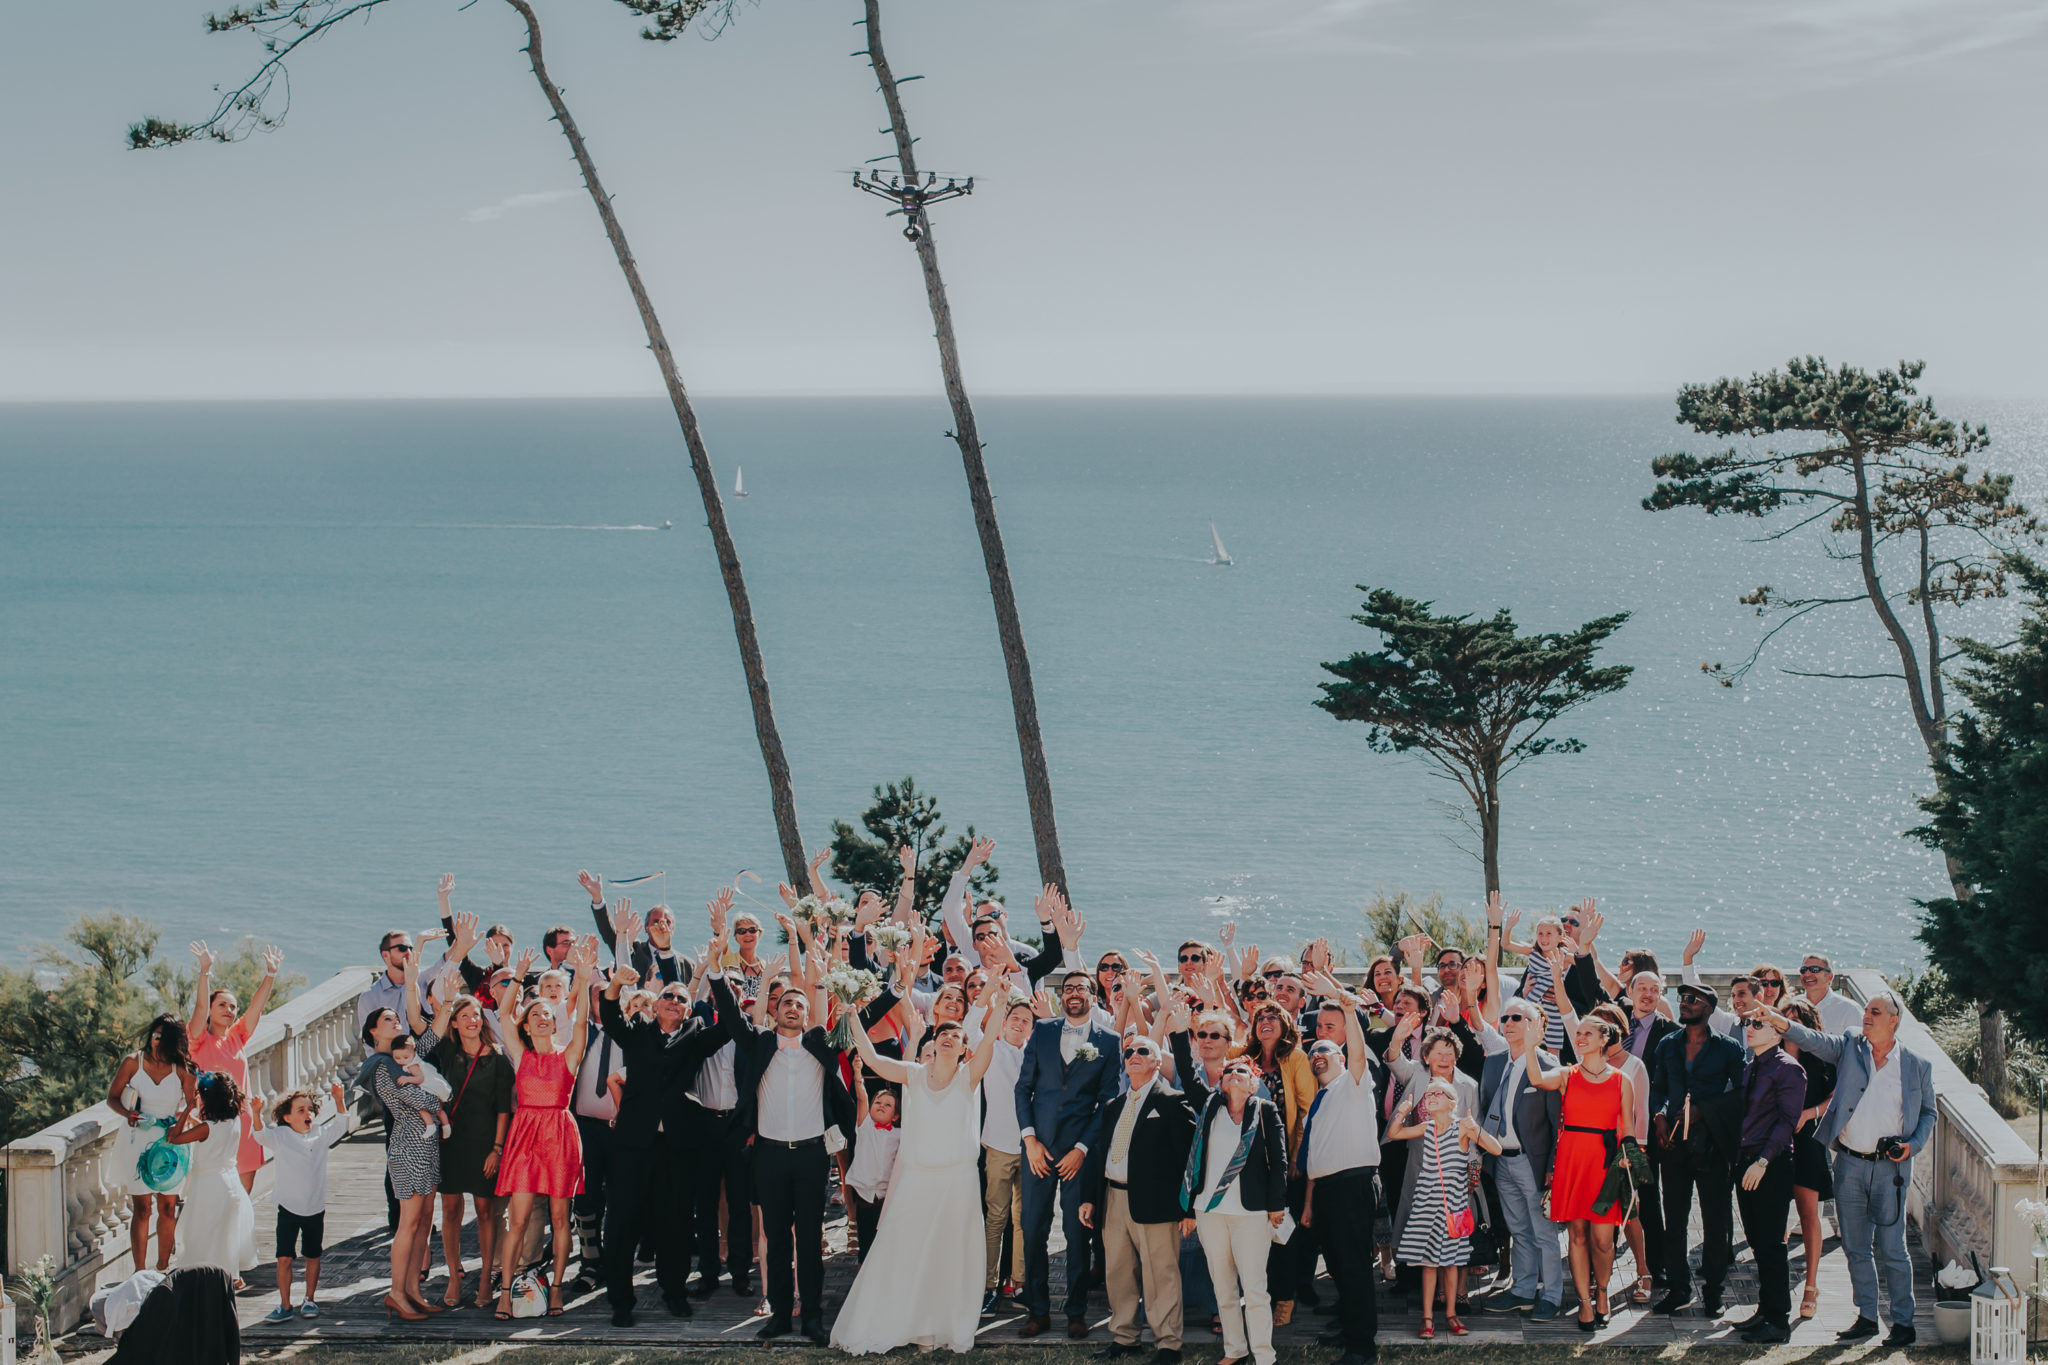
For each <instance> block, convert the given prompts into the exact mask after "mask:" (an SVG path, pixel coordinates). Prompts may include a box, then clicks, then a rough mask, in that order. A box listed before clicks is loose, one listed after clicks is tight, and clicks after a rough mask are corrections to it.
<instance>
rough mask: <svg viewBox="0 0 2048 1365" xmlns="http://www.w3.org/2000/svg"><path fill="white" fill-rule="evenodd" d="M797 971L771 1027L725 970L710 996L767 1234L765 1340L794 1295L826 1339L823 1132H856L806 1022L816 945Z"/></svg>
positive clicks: (820, 1038) (816, 988)
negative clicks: (743, 1006)
mask: <svg viewBox="0 0 2048 1365" xmlns="http://www.w3.org/2000/svg"><path fill="white" fill-rule="evenodd" d="M714 946H719V945H714ZM712 960H716V959H712ZM797 972H798V973H799V975H801V976H802V978H803V979H802V980H801V981H797V982H792V983H791V984H790V986H789V988H788V989H787V990H785V991H783V992H782V996H781V998H780V999H778V1000H777V1001H776V1002H775V1022H774V1025H773V1026H772V1027H768V1028H763V1027H760V1026H758V1025H756V1024H755V1023H754V1021H753V1020H751V1019H749V1018H748V1017H747V1016H746V1015H745V1014H744V1013H743V1012H742V1011H741V1010H740V1007H739V1001H738V1000H737V999H735V998H734V996H733V993H732V986H731V984H730V983H729V982H728V981H727V980H726V978H725V975H724V974H723V973H720V974H718V975H716V976H713V977H712V978H711V1001H712V1005H713V1006H714V1007H715V1008H716V1009H717V1011H718V1018H719V1020H720V1022H721V1024H722V1025H723V1028H722V1030H721V1031H722V1032H723V1034H724V1038H723V1039H722V1040H721V1041H725V1040H730V1041H731V1042H732V1043H733V1045H734V1049H733V1070H734V1074H735V1076H736V1077H737V1079H738V1082H739V1098H740V1109H741V1111H742V1114H741V1117H740V1119H739V1121H740V1122H741V1123H742V1124H744V1125H745V1126H746V1131H748V1132H751V1133H752V1134H753V1150H754V1169H753V1184H754V1203H755V1205H756V1206H758V1207H759V1208H760V1210H761V1224H762V1229H763V1231H764V1232H765V1234H766V1239H767V1251H768V1265H767V1268H766V1271H765V1273H764V1278H765V1279H766V1280H767V1282H768V1303H769V1307H770V1308H771V1310H772V1312H771V1314H770V1316H769V1319H768V1322H767V1325H766V1326H764V1327H762V1328H761V1330H760V1331H759V1332H758V1333H756V1334H755V1335H757V1336H759V1337H760V1338H761V1339H762V1340H764V1341H766V1340H772V1339H773V1338H775V1337H780V1336H787V1335H788V1334H789V1332H790V1329H791V1323H790V1319H791V1314H792V1312H793V1305H794V1301H795V1299H796V1298H797V1297H798V1296H799V1295H801V1296H802V1298H803V1305H804V1311H803V1321H802V1324H801V1330H802V1333H803V1335H804V1336H805V1337H806V1338H808V1339H809V1340H810V1341H811V1342H813V1343H815V1344H816V1345H819V1346H825V1345H829V1344H830V1338H828V1337H827V1336H826V1334H825V1265H824V1259H823V1256H822V1254H821V1252H820V1250H819V1238H820V1236H821V1234H822V1230H823V1227H824V1218H825V1190H826V1174H827V1172H828V1170H829V1169H830V1163H831V1158H830V1157H829V1156H828V1155H827V1153H826V1151H825V1133H826V1131H827V1130H828V1129H831V1128H835V1127H836V1128H837V1129H838V1130H839V1134H840V1136H841V1137H842V1138H844V1137H845V1135H846V1134H848V1133H850V1132H852V1131H853V1096H852V1095H851V1094H849V1093H848V1092H847V1089H846V1082H845V1081H843V1080H842V1079H840V1075H839V1056H838V1054H837V1053H836V1052H834V1051H833V1050H832V1045H831V1044H830V1043H828V1042H827V1041H826V1040H825V1030H824V1028H823V1027H822V1026H821V1024H814V1023H812V1020H814V1019H815V1020H820V1021H822V1020H823V1019H824V1018H825V988H824V985H823V982H824V978H825V959H824V954H823V953H822V952H819V951H817V950H815V949H814V950H813V952H812V954H811V955H810V956H809V957H808V958H799V959H798V964H797ZM627 1074H628V1075H630V1074H631V1070H630V1068H629V1069H628V1072H627ZM792 1259H794V1260H795V1261H796V1275H795V1277H794V1282H792V1278H791V1275H790V1270H789V1266H790V1261H791V1260H792Z"/></svg>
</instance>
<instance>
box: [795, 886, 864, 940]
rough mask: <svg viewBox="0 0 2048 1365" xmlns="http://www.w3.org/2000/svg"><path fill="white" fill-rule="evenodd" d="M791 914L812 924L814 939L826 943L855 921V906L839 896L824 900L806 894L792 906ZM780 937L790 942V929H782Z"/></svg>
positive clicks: (828, 897) (812, 936)
mask: <svg viewBox="0 0 2048 1365" xmlns="http://www.w3.org/2000/svg"><path fill="white" fill-rule="evenodd" d="M789 916H790V918H791V919H793V920H800V921H802V922H803V923H805V924H807V925H809V926H810V929H811V938H812V939H813V941H815V942H819V943H824V942H829V941H831V940H832V939H834V938H837V937H838V936H839V931H840V929H841V928H843V927H844V926H846V925H849V924H851V923H853V907H852V906H851V905H848V904H847V903H846V902H845V901H843V900H841V899H839V897H837V896H827V897H826V898H824V899H823V900H820V899H819V898H818V897H816V896H805V897H804V898H803V899H802V900H800V901H798V902H797V903H796V904H795V905H793V906H791V907H790V911H789ZM779 937H780V939H781V941H782V942H784V943H787V942H789V931H788V930H787V929H784V930H782V931H781V932H780V934H779Z"/></svg>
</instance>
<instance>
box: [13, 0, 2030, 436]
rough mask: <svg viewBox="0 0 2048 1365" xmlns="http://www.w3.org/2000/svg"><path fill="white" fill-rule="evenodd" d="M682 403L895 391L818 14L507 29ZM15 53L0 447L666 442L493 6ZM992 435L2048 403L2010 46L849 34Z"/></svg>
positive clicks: (1626, 8) (1819, 19) (1806, 27)
mask: <svg viewBox="0 0 2048 1365" xmlns="http://www.w3.org/2000/svg"><path fill="white" fill-rule="evenodd" d="M535 4H536V8H537V9H538V10H539V11H540V13H541V17H542V21H543V24H544V25H545V32H546V35H547V45H548V54H549V64H550V66H551V68H552V71H553V74H554V75H555V77H556V79H557V80H558V81H559V82H560V83H561V84H562V85H563V86H564V87H565V90H566V95H567V99H568V101H569V103H570V105H571V107H572V109H573V110H574V112H575V116H576V119H577V121H578V123H579V125H580V126H581V128H582V130H583V132H584V133H585V135H586V137H587V138H588V139H589V141H590V144H591V147H592V150H593V152H594V154H595V155H596V157H597V159H598V163H599V166H600V169H601V172H602V174H603V175H604V177H605V180H606V182H607V185H608V188H609V189H610V190H611V191H612V192H613V194H614V196H615V201H616V204H617V208H618V212H619V214H620V215H621V218H622V220H623V222H624V224H625V227H626V230H627V232H628V233H629V234H630V236H631V239H632V243H633V247H634V250H635V252H636V254H637V256H638V257H639V260H640V262H641V264H642V267H643V269H644V270H645V272H646V276H647V279H648V283H649V286H650V288H651V290H652V292H653V295H654V298H655V301H656V304H657V306H658V307H659V309H660V310H661V314H662V317H663V320H664V322H665V324H666V326H667V329H668V332H669V336H670V340H671V343H672V344H673V345H674V346H675V348H676V351H677V354H678V357H679V360H680V362H681V365H682V368H683V372H684V376H685V379H686V380H687V381H688V382H689V384H690V385H691V387H692V388H693V389H695V390H697V391H700V392H704V393H748V394H776V393H928V392H932V391H935V389H936V387H937V370H936V365H935V363H934V362H935V356H934V350H933V346H932V341H931V324H930V319H929V316H928V314H927V313H926V312H925V305H924V299H923V295H922V290H921V287H920V284H919V278H918V275H917V270H916V262H915V258H914V255H913V253H912V251H911V249H910V247H909V245H908V244H907V243H906V242H905V241H904V240H903V239H902V237H901V236H900V233H899V230H898V229H899V227H900V220H895V219H886V218H884V217H883V207H884V206H883V205H882V204H881V203H880V202H879V201H876V200H874V199H871V198H868V197H866V196H863V195H860V194H857V193H855V192H854V191H853V189H852V188H851V187H850V186H849V184H848V179H849V172H851V171H852V170H854V168H856V167H859V166H861V165H862V164H864V163H865V162H867V161H868V159H869V158H872V157H877V156H880V155H882V154H884V153H885V152H886V151H887V150H888V143H887V139H886V138H885V137H883V136H882V135H881V134H880V133H879V131H878V130H880V129H881V128H882V126H883V124H884V122H885V114H884V112H883V109H882V105H881V99H880V96H879V94H878V93H877V92H876V90H875V86H874V82H873V80H872V77H871V76H870V74H869V73H868V72H867V70H866V67H865V65H864V63H863V61H862V60H861V59H859V58H856V57H853V56H850V55H849V54H851V53H853V52H855V51H856V50H857V49H859V48H861V47H862V46H864V44H863V42H862V41H861V38H860V33H859V30H857V29H856V28H855V27H854V26H853V21H854V20H855V19H857V18H858V17H859V12H860V11H859V5H858V4H857V3H854V0H759V3H758V4H754V5H742V7H741V8H740V9H739V10H738V11H737V13H736V15H735V17H734V20H733V22H732V23H731V24H730V25H729V26H728V27H727V28H726V30H725V32H724V33H723V34H722V35H721V36H719V37H718V38H717V39H716V40H715V41H706V40H704V39H703V38H701V37H700V36H692V37H689V38H686V39H684V40H682V41H679V42H676V43H673V44H665V45H664V44H655V43H649V42H645V41H642V40H641V39H640V38H639V37H638V36H637V34H638V29H639V21H638V20H637V19H636V18H635V17H634V16H632V15H630V14H629V13H627V12H626V11H625V10H624V9H623V8H622V7H621V6H619V5H618V4H616V3H613V2H612V0H535ZM202 14H203V0H197V2H196V3H187V0H101V3H96V4H93V5H75V4H72V5H38V6H13V7H10V12H9V13H8V15H7V17H6V18H5V20H4V21H0V23H4V28H0V33H4V40H0V109H4V110H5V112H6V123H7V126H8V127H9V128H11V129H12V130H13V133H12V135H11V136H10V137H9V139H8V140H7V145H6V148H5V151H4V152H0V156H4V158H5V160H4V163H0V174H4V176H5V180H6V184H7V186H8V193H6V194H5V195H4V196H0V400H41V399H129V398H165V397H173V398H175V397H185V398H290V397H387V396H388V397H397V396H440V395H446V396H543V395H546V396H552V395H582V396H597V395H623V394H653V393H657V392H659V387H658V377H657V375H656V372H655V369H654V365H653V362H652V360H651V359H650V358H649V356H648V355H647V352H646V350H645V345H644V338H643V337H642V336H641V333H640V330H639V324H638V320H637V318H636V316H635V314H634V312H633V309H632V307H631V302H630V299H629V298H628V296H627V294H626V291H625V287H624V284H623V282H622V280H621V278H620V276H619V273H618V270H617V268H616V266H615V264H614V263H613V261H612V258H611V254H610V251H609V248H608V247H607V245H606V243H605V241H604V239H603V236H602V234H601V230H600V228H599V225H598V222H597V218H596V214H595V212H594V211H593V208H592V205H591V204H590V202H589V200H588V198H587V196H585V195H584V194H583V193H582V191H581V190H580V188H579V181H578V179H577V176H576V174H575V170H574V167H573V166H572V165H571V164H570V162H569V159H568V153H567V148H566V144H565V143H564V142H563V140H562V138H561V137H560V135H559V133H558V132H557V131H556V129H555V128H554V126H553V125H552V124H551V123H550V122H548V120H547V110H546V107H545V105H544V102H543V100H542V96H541V94H540V91H539V89H538V88H537V87H536V85H535V83H534V81H533V78H532V76H531V73H530V72H529V71H528V69H527V67H526V65H525V62H524V58H523V56H522V55H521V52H520V46H521V42H520V39H521V36H522V35H521V31H520V28H519V25H518V21H517V18H516V16H515V14H514V13H513V11H512V10H511V9H510V7H509V6H507V5H505V4H503V3H500V0H476V2H475V3H472V4H470V5H469V6H468V7H467V8H463V7H461V6H460V5H459V3H458V0H388V3H385V4H383V5H381V6H380V7H379V8H378V9H377V10H376V12H375V13H374V15H373V16H372V17H371V18H370V19H369V20H368V21H367V22H364V23H358V24H352V25H351V26H349V27H347V28H345V29H343V30H340V31H337V32H335V33H333V34H331V35H330V36H328V37H326V38H325V39H323V40H321V41H320V42H318V43H315V44H312V45H309V46H308V47H307V48H306V49H305V50H303V51H302V53H301V54H300V55H299V56H298V57H297V58H296V59H295V60H294V62H293V64H292V68H291V81H292V93H293V101H292V105H291V110H290V115H289V117H288V119H287V120H286V121H285V123H284V125H283V126H282V127H281V128H280V129H278V130H276V131H274V132H268V133H259V134H257V135H256V136H254V137H252V138H251V139H249V140H248V141H246V142H243V143H240V144H237V145H233V146H218V145H213V144H197V145H188V146H184V147H180V148H175V149H170V150H165V151H155V152H147V153H142V152H130V151H128V150H126V147H125V142H124V136H123V134H124V130H125V128H126V127H127V125H128V124H129V123H130V122H131V121H133V120H135V119H138V118H140V117H142V116H144V115H152V114H154V115H162V116H166V117H172V118H180V119H189V118H192V117H195V116H197V115H200V114H203V113H204V112H206V111H208V110H210V108H211V105H212V102H213V100H214V98H215V96H214V94H213V90H214V87H215V86H216V85H217V84H228V85H232V84H235V83H238V82H239V80H240V79H242V78H243V77H244V76H245V74H246V73H247V72H248V71H249V70H250V69H251V67H252V66H253V64H254V63H255V61H256V60H257V57H256V51H257V50H256V46H255V44H254V42H253V41H252V40H251V38H250V37H249V36H248V35H246V34H230V35H224V36H209V35H207V34H206V33H205V32H204V31H203V27H202V23H201V18H202ZM884 14H885V20H886V22H887V24H888V29H887V32H886V37H887V39H888V44H889V51H890V56H891V59H892V61H893V63H894V65H895V67H896V69H897V71H898V72H899V74H906V75H908V74H921V75H923V76H924V77H925V79H924V80H922V81H918V82H915V83H913V84H909V85H907V86H906V87H905V96H906V99H907V101H908V104H909V114H910V117H911V120H912V123H913V127H914V129H915V130H916V131H917V132H918V133H919V135H920V137H921V139H922V140H921V142H920V146H919V150H920V153H921V154H922V156H923V157H924V158H925V164H926V165H927V166H929V167H930V168H933V169H936V170H938V171H941V172H945V173H956V174H961V175H966V174H973V175H974V176H975V177H976V180H975V189H974V193H973V195H972V197H970V198H967V199H964V200H960V201H957V202H954V203H950V204H947V205H944V206H943V207H940V208H938V209H936V210H935V211H934V213H935V239H936V241H937V244H938V246H939V249H940V253H941V258H942V261H943V264H944V267H945V270H946V274H947V279H948V282H949V284H950V286H951V290H952V301H953V307H954V313H955V319H956V325H957V328H958V331H959V335H960V342H961V347H962V352H963V360H964V365H965V369H966V375H967V380H968V383H969V385H970V386H971V387H972V388H974V389H975V390H977V391H980V392H984V393H1133V392H1136V393H1201V394H1222V393H1480V392H1492V393H1558V392H1570V393H1622V392H1643V393H1660V392H1670V391H1671V390H1673V389H1674V388H1675V387H1676V386H1678V385H1679V384H1682V383H1685V382H1688V381H1697V380H1705V379H1711V378H1714V377H1717V376H1719V375H1723V374H1741V373H1748V372H1750V371H1752V370H1757V369H1763V368H1768V367H1769V366H1771V365H1774V364H1778V363H1781V362H1782V361H1784V360H1785V359H1786V358H1787V357H1789V356H1793V355H1799V354H1808V353H1820V354H1824V355H1826V356H1828V357H1829V358H1830V359H1835V360H1842V361H1849V362H1853V363H1857V364H1863V365H1872V366H1874V365H1882V364H1889V363H1892V362H1894V361H1896V360H1898V359H1901V358H1921V359H1925V360H1926V361H1927V362H1928V363H1929V370H1928V375H1927V379H1926V381H1925V383H1926V387H1927V388H1928V389H1929V390H1930V391H1932V392H1935V393H1938V394H1940V393H1947V394H1954V393H1970V394H1987V395H2000V396H2010V397H2029V398H2033V397H2041V396H2048V378H2044V376H2048V329H2044V328H2043V327H2042V326H2041V318H2042V317H2043V315H2044V313H2048V308H2044V304H2048V253H2044V252H2043V251H2042V249H2041V246H2040V243H2041V225H2042V222H2043V220H2044V217H2048V213H2044V210H2048V188H2044V186H2048V177H2044V175H2043V170H2044V162H2048V139H2043V138H2042V137H2041V130H2042V129H2043V127H2044V126H2048V79H2043V76H2042V73H2043V71H2044V70H2048V66H2044V63H2043V58H2044V56H2048V6H2044V5H2042V4H2041V3H2040V2H2039V0H1033V3H1031V4H1028V5H1024V4H1008V5H996V4H988V3H981V2H979V0H886V3H885V7H884Z"/></svg>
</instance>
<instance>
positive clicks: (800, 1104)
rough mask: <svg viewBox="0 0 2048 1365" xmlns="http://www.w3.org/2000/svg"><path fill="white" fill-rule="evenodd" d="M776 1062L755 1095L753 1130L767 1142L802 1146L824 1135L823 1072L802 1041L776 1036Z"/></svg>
mask: <svg viewBox="0 0 2048 1365" xmlns="http://www.w3.org/2000/svg"><path fill="white" fill-rule="evenodd" d="M775 1042H776V1047H775V1059H774V1060H773V1061H771V1062H769V1063H768V1070H767V1071H766V1072H764V1073H763V1074H762V1076H761V1087H760V1089H759V1090H758V1091H757V1092H755V1099H756V1103H757V1104H758V1106H759V1109H758V1112H759V1118H758V1120H757V1121H756V1125H755V1126H756V1128H757V1130H758V1131H759V1132H760V1135H761V1136H762V1137H764V1138H767V1139H768V1140H769V1141H770V1142H804V1141H808V1140H809V1139H811V1138H814V1137H822V1136H824V1133H825V1068H824V1067H822V1066H820V1065H818V1059H817V1058H816V1057H813V1056H812V1055H811V1054H810V1053H809V1051H807V1050H806V1049H805V1047H804V1045H803V1040H802V1039H801V1038H790V1037H787V1036H785V1035H783V1034H779V1033H778V1034H776V1035H775Z"/></svg>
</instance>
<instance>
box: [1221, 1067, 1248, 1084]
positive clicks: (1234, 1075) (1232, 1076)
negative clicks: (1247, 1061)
mask: <svg viewBox="0 0 2048 1365" xmlns="http://www.w3.org/2000/svg"><path fill="white" fill-rule="evenodd" d="M1251 1078H1252V1073H1251V1072H1249V1071H1247V1070H1246V1069H1245V1068H1243V1067H1241V1066H1233V1067H1231V1068H1230V1069H1229V1070H1227V1071H1225V1072H1224V1073H1223V1079H1224V1080H1226V1081H1230V1080H1239V1081H1248V1080H1250V1079H1251Z"/></svg>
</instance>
